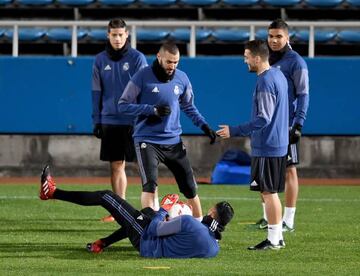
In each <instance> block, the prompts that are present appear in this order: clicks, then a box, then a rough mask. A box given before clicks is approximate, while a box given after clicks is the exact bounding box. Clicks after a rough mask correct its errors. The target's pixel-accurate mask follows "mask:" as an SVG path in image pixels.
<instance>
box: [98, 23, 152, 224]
mask: <svg viewBox="0 0 360 276" xmlns="http://www.w3.org/2000/svg"><path fill="white" fill-rule="evenodd" d="M107 36H108V41H107V43H106V46H105V51H102V52H101V53H99V54H98V55H96V57H95V62H94V65H93V73H92V118H93V125H94V129H93V134H94V135H95V136H96V137H97V138H99V139H101V149H100V160H102V161H109V162H110V169H111V186H112V190H113V191H114V192H115V193H116V194H118V195H119V196H120V197H122V198H125V194H126V187H127V178H126V174H125V162H126V161H127V162H133V161H134V160H135V149H134V142H133V139H132V126H133V122H134V117H133V116H127V115H123V114H122V115H120V114H119V113H118V110H117V103H118V101H119V99H120V97H121V95H122V93H123V91H124V89H125V87H126V85H127V84H128V82H129V80H130V78H131V77H132V76H133V75H134V74H135V73H136V72H138V71H139V70H140V69H142V68H143V67H145V66H147V62H146V59H145V56H144V55H143V54H142V53H140V52H139V51H137V50H135V49H133V48H131V47H130V44H129V41H128V30H127V26H126V23H125V22H124V20H122V19H112V20H110V22H109V24H108V31H107ZM104 219H105V221H106V220H107V221H112V220H113V218H112V217H106V218H104Z"/></svg>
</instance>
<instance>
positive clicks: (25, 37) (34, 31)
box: [5, 27, 46, 41]
mask: <svg viewBox="0 0 360 276" xmlns="http://www.w3.org/2000/svg"><path fill="white" fill-rule="evenodd" d="M13 33H14V32H13V30H12V29H11V30H7V31H6V32H5V36H6V37H7V38H8V39H12V38H13ZM18 34H19V40H20V41H36V40H39V39H41V38H43V37H44V36H45V34H46V31H45V30H44V29H39V28H25V27H24V28H19V32H18Z"/></svg>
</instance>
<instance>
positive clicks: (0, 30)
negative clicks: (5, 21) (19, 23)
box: [0, 29, 6, 37]
mask: <svg viewBox="0 0 360 276" xmlns="http://www.w3.org/2000/svg"><path fill="white" fill-rule="evenodd" d="M5 32H6V30H5V29H0V37H2V36H3V35H4V34H5Z"/></svg>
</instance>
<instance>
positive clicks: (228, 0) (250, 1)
mask: <svg viewBox="0 0 360 276" xmlns="http://www.w3.org/2000/svg"><path fill="white" fill-rule="evenodd" d="M221 2H222V3H224V4H226V5H231V6H254V5H256V4H258V3H259V2H260V0H222V1H221Z"/></svg>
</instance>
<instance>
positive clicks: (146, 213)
mask: <svg viewBox="0 0 360 276" xmlns="http://www.w3.org/2000/svg"><path fill="white" fill-rule="evenodd" d="M40 182H41V184H40V194H39V196H40V199H42V200H48V199H58V200H63V201H68V202H72V203H75V204H79V205H84V206H102V207H104V208H105V209H106V210H108V211H109V213H110V214H111V215H112V216H113V217H114V218H115V220H116V221H117V222H118V223H119V224H120V226H121V228H120V229H118V230H116V231H115V232H114V233H112V234H111V235H110V236H108V237H105V238H102V239H99V240H97V241H95V242H93V243H89V244H88V245H87V249H88V251H90V252H93V253H100V252H102V251H103V249H104V248H106V247H108V246H110V245H111V244H113V243H114V242H117V241H119V240H121V239H124V238H129V240H130V242H131V244H132V245H133V246H134V247H135V248H136V249H137V250H138V251H139V252H140V255H141V256H143V257H151V258H161V257H166V258H209V257H215V256H216V255H217V254H218V252H219V245H218V240H220V239H221V232H223V231H224V230H225V225H227V224H228V223H229V222H230V220H231V219H232V217H233V215H234V210H233V208H232V207H231V205H230V204H229V203H228V202H226V201H222V202H219V203H217V204H216V205H214V206H213V207H212V208H211V209H210V210H209V212H208V214H207V215H206V216H204V217H203V219H202V221H201V222H199V221H198V220H196V219H195V218H193V217H192V216H190V215H182V216H178V217H175V218H173V219H170V220H167V216H168V213H167V211H166V210H169V209H170V208H171V207H172V205H173V204H175V202H174V201H173V202H172V201H171V200H172V197H171V196H172V195H169V196H170V197H168V198H166V199H169V200H166V201H164V202H168V201H170V204H169V203H166V204H164V205H163V208H160V210H159V211H157V212H156V211H154V210H153V209H151V208H150V207H147V208H144V209H142V210H140V211H138V210H136V209H135V208H133V207H132V206H131V205H130V204H129V203H128V202H126V200H124V199H122V198H121V197H119V196H118V195H117V194H115V193H113V192H112V191H96V192H79V191H65V190H61V189H59V188H57V187H56V184H55V180H54V178H53V177H52V176H51V175H50V169H49V166H45V167H44V169H43V172H42V175H41V181H40ZM164 208H165V209H166V210H165V209H164Z"/></svg>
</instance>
